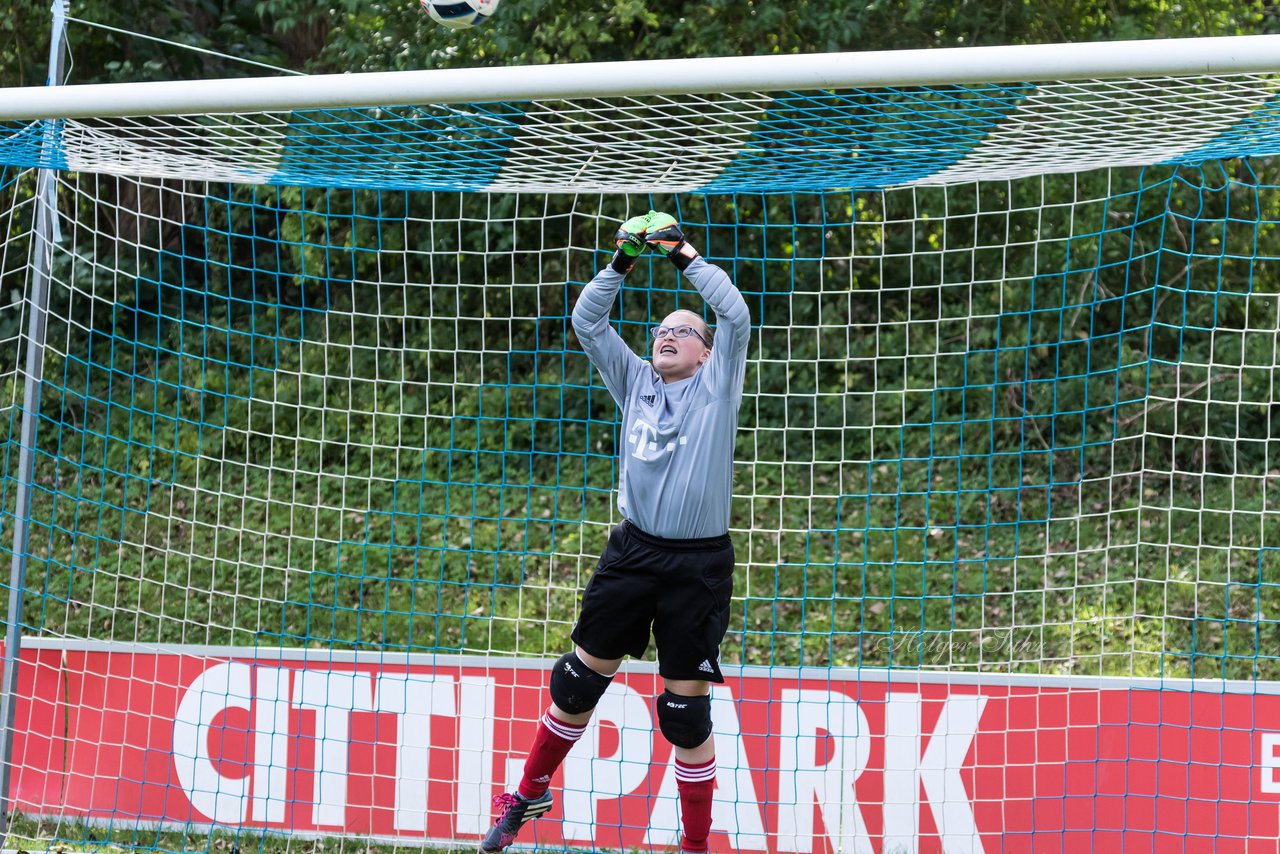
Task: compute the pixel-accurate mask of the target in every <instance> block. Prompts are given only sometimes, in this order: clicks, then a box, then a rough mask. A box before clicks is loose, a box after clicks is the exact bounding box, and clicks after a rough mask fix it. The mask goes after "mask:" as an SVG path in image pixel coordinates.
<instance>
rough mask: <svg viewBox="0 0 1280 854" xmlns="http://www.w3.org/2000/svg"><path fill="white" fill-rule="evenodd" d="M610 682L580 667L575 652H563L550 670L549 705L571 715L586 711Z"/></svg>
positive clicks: (597, 700)
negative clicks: (552, 704) (553, 704)
mask: <svg viewBox="0 0 1280 854" xmlns="http://www.w3.org/2000/svg"><path fill="white" fill-rule="evenodd" d="M611 681H613V677H612V676H601V675H600V674H599V673H596V672H595V671H594V670H592V669H591V668H590V667H587V665H585V664H583V663H582V659H581V658H578V654H577V653H576V652H567V653H565V654H564V655H562V656H560V658H559V660H557V661H556V663H555V666H553V667H552V668H551V702H553V703H555V704H556V706H558V707H559V708H560V709H562V710H563V711H566V712H568V713H569V714H571V715H580V714H582V713H583V712H589V711H591V710H592V709H594V708H595V707H596V703H598V702H600V697H601V696H602V695H603V694H604V691H605V689H606V688H608V687H609V683H610V682H611Z"/></svg>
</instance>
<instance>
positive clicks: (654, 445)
mask: <svg viewBox="0 0 1280 854" xmlns="http://www.w3.org/2000/svg"><path fill="white" fill-rule="evenodd" d="M688 442H689V437H688V436H680V437H679V438H676V437H675V436H673V437H671V438H670V439H668V440H663V439H662V438H661V434H660V433H659V431H658V428H657V427H656V426H654V425H653V424H650V423H649V422H648V421H645V420H644V419H643V418H637V419H636V420H635V423H633V424H632V425H631V432H630V433H629V434H628V435H627V444H628V445H630V446H631V456H633V457H635V458H636V459H637V460H644V461H646V462H653V461H654V460H656V459H658V458H659V457H661V456H662V455H663V454H669V453H671V452H672V451H674V450H675V449H676V446H677V445H685V444H688Z"/></svg>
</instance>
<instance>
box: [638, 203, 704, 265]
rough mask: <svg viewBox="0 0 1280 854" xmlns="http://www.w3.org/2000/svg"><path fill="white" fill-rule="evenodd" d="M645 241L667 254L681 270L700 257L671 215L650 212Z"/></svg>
mask: <svg viewBox="0 0 1280 854" xmlns="http://www.w3.org/2000/svg"><path fill="white" fill-rule="evenodd" d="M645 241H647V242H648V243H649V245H651V246H655V247H658V248H660V249H661V250H662V251H663V252H665V253H666V254H667V257H668V258H669V259H671V263H672V264H675V265H676V267H677V268H679V269H681V270H683V269H684V268H685V267H688V266H689V262H691V261H692V260H693V259H694V258H697V257H698V250H696V249H694V248H693V247H692V246H690V245H689V243H688V242H687V241H686V240H685V239H684V233H683V232H681V231H680V223H678V222H676V218H675V217H673V216H672V215H671V214H669V213H662V212H660V211H649V223H648V228H646V229H645Z"/></svg>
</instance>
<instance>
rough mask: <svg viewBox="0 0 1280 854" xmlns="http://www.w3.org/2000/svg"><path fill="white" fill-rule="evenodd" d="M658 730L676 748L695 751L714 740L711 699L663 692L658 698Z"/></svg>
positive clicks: (704, 696)
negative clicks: (704, 743)
mask: <svg viewBox="0 0 1280 854" xmlns="http://www.w3.org/2000/svg"><path fill="white" fill-rule="evenodd" d="M657 705H658V728H659V729H661V730H662V734H663V735H664V736H665V737H666V739H667V741H669V742H671V743H672V744H674V745H675V746H676V747H684V748H687V749H693V748H695V747H699V746H701V745H702V743H703V742H704V741H706V740H707V739H708V738H710V736H711V697H710V696H709V695H705V694H704V695H703V696H701V697H685V696H683V695H681V694H672V693H671V692H670V691H663V692H662V693H661V694H659V695H658V700H657Z"/></svg>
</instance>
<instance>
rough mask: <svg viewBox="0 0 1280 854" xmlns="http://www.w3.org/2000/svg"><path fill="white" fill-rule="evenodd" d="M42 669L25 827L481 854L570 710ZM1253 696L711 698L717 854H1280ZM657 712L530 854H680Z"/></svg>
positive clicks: (416, 664) (355, 666) (507, 665)
mask: <svg viewBox="0 0 1280 854" xmlns="http://www.w3.org/2000/svg"><path fill="white" fill-rule="evenodd" d="M22 664H23V666H22V669H21V675H20V696H21V702H20V704H19V706H18V710H17V739H16V742H15V755H14V759H15V766H16V767H15V777H14V781H13V787H12V790H11V797H12V798H13V799H14V800H13V803H14V805H15V808H16V809H18V810H20V811H23V812H28V813H39V814H54V815H66V816H79V817H85V818H87V819H89V820H91V821H111V822H113V823H114V822H121V823H126V822H127V823H131V824H132V823H136V822H137V821H143V822H155V823H164V824H197V825H212V824H216V825H221V826H227V827H245V828H265V829H272V830H291V831H295V832H299V833H306V834H308V835H316V834H320V835H325V834H353V835H360V836H372V837H380V838H390V839H401V840H404V841H406V842H412V843H414V844H418V843H421V842H422V841H423V840H424V839H427V840H461V841H465V840H475V839H477V838H478V837H479V835H480V834H481V833H482V832H483V831H484V829H485V828H486V827H487V826H488V824H489V822H490V820H491V817H490V799H491V798H492V797H493V796H494V795H495V794H497V793H499V792H501V791H504V790H506V789H508V788H511V787H512V786H513V785H514V781H516V780H518V778H519V772H520V768H521V766H522V763H523V760H524V755H525V751H526V750H527V748H528V745H529V744H530V743H531V741H532V738H533V734H534V732H535V728H536V725H537V720H538V718H539V716H540V714H541V712H542V711H543V709H544V707H545V705H546V702H547V699H546V692H545V683H546V678H547V670H546V665H547V663H544V662H532V663H531V662H524V661H516V660H512V659H501V660H499V659H486V658H483V657H475V658H463V657H448V658H444V657H442V658H437V659H434V660H433V659H430V658H427V657H422V656H415V657H404V656H400V657H398V658H397V657H394V656H376V655H374V656H347V657H346V658H343V659H339V658H338V657H336V656H326V655H321V654H315V653H309V654H305V655H304V654H302V653H274V654H273V653H265V652H262V651H248V652H245V651H238V650H229V649H221V650H210V649H206V648H194V647H192V648H183V647H176V648H170V649H168V650H164V651H159V652H157V651H145V650H142V649H141V648H140V647H137V648H125V649H120V648H112V647H107V646H97V647H93V646H86V647H82V648H77V647H75V646H73V645H66V646H61V647H54V646H50V645H42V646H40V647H38V648H34V649H26V650H24V651H23V654H22ZM637 669H639V672H637ZM1158 684H1159V683H1157V686H1158ZM1250 687H1251V686H1239V685H1235V686H1233V685H1224V683H1221V682H1217V683H1194V684H1192V683H1181V684H1175V683H1164V687H1149V686H1144V685H1138V684H1136V683H1123V682H1115V683H1112V682H1103V681H1101V680H1097V679H1094V680H1079V679H1071V678H1069V677H1058V678H1056V679H1048V678H1046V679H1040V680H1034V681H1033V680H1032V679H1030V678H1028V677H1004V678H1001V677H996V676H993V677H981V678H975V677H971V676H969V677H962V676H959V675H950V676H947V677H945V678H944V677H941V676H937V675H934V676H932V677H930V678H928V679H927V680H926V678H925V677H923V676H921V677H916V676H914V675H906V674H899V673H897V672H894V673H893V674H891V675H890V674H886V673H884V672H882V671H876V672H868V671H863V672H858V671H831V672H827V671H824V670H793V669H783V668H776V669H767V668H744V669H742V670H741V671H735V672H731V674H730V675H729V681H728V682H727V683H726V684H724V685H721V686H717V687H716V689H715V692H714V695H713V703H712V705H713V715H714V720H715V729H716V733H717V751H718V757H717V764H718V776H717V778H716V786H717V788H716V801H715V806H714V811H713V832H712V838H711V846H712V851H716V852H736V851H762V852H763V851H768V852H819V853H820V854H821V852H827V851H844V852H897V851H904V852H948V854H950V852H1023V851H1026V852H1031V851H1036V852H1050V851H1067V850H1090V851H1121V850H1123V851H1130V850H1135V851H1136V850H1141V851H1155V852H1165V851H1188V852H1190V851H1205V852H1209V851H1215V852H1223V851H1250V852H1252V851H1276V850H1277V847H1278V842H1277V840H1278V839H1280V697H1278V696H1274V695H1271V694H1265V693H1258V692H1256V691H1253V690H1245V689H1248V688H1250ZM1260 687H1261V686H1260ZM1206 688H1207V689H1206ZM660 690H661V688H660V685H659V679H658V677H657V676H656V674H654V673H653V672H651V671H649V670H647V669H644V668H643V665H641V666H639V668H633V669H632V670H631V671H630V672H628V671H627V668H625V667H624V671H623V673H622V674H620V675H619V677H618V678H617V679H615V680H614V683H613V685H612V686H611V687H610V689H609V691H608V693H607V694H606V695H605V697H604V699H603V700H602V701H601V703H600V706H599V707H598V710H597V714H596V717H595V720H594V721H593V723H592V725H591V727H590V728H589V729H588V731H587V734H586V736H585V737H584V738H583V739H582V741H581V742H579V743H578V745H577V746H576V747H575V748H574V750H573V752H572V753H570V755H569V758H568V759H567V760H566V762H565V765H564V767H563V768H562V769H561V771H560V772H559V774H558V775H557V777H556V779H555V780H554V781H553V788H554V791H555V793H556V806H555V807H554V808H553V810H552V811H551V812H550V813H549V814H548V815H547V816H546V817H544V818H542V819H539V820H538V821H536V822H534V823H533V824H531V825H530V826H529V827H527V828H526V829H525V831H524V833H523V834H522V835H521V838H520V840H519V842H520V843H521V844H528V845H535V844H536V845H540V846H552V847H555V848H560V847H562V846H567V847H570V848H575V849H581V848H591V847H595V848H599V849H635V848H650V847H652V848H659V849H664V848H668V847H671V846H673V845H675V844H676V841H677V838H678V827H679V822H678V813H677V798H676V784H675V777H674V774H673V773H672V765H671V763H672V751H671V748H670V746H669V745H668V744H667V743H666V742H665V741H664V740H663V739H662V737H661V735H660V734H658V731H657V727H656V725H655V720H654V713H653V704H652V698H653V696H654V695H655V693H656V692H657V691H660Z"/></svg>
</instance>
